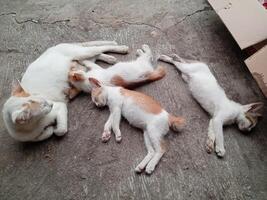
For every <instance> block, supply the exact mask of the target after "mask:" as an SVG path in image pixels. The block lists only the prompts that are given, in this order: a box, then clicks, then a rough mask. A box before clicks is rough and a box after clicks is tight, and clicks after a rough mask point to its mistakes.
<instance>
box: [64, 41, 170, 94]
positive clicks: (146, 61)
mask: <svg viewBox="0 0 267 200" xmlns="http://www.w3.org/2000/svg"><path fill="white" fill-rule="evenodd" d="M137 56H138V58H137V59H136V60H134V61H130V62H119V63H116V64H115V65H113V66H110V67H108V68H106V69H104V68H102V67H100V66H99V65H97V64H95V63H93V62H91V61H82V62H80V63H81V64H83V65H85V66H86V67H88V68H89V69H90V70H89V71H88V72H85V71H84V70H77V69H76V67H73V69H72V70H71V71H70V73H69V77H70V78H69V79H70V82H71V84H72V85H73V86H74V87H75V88H77V89H79V90H82V91H85V92H90V91H91V85H90V82H89V77H91V78H95V79H97V80H99V81H101V82H102V83H104V84H106V85H116V86H122V87H124V88H133V87H136V86H138V85H141V84H144V83H147V82H151V81H155V80H158V79H161V78H162V77H163V76H164V75H165V70H164V68H163V67H157V68H156V69H155V67H154V66H153V64H152V60H153V55H152V52H151V50H150V48H149V46H148V45H143V46H142V49H138V50H137ZM70 96H75V94H74V95H70Z"/></svg>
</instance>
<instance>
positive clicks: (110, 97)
mask: <svg viewBox="0 0 267 200" xmlns="http://www.w3.org/2000/svg"><path fill="white" fill-rule="evenodd" d="M89 81H90V84H91V86H92V92H91V95H92V101H93V102H94V103H95V104H96V106H98V107H102V106H106V105H107V106H108V107H109V110H110V116H109V118H108V120H107V122H106V124H105V126H104V132H103V134H102V141H103V142H107V141H108V140H109V139H110V137H111V129H112V130H113V132H114V134H115V137H116V141H117V142H120V141H121V139H122V137H121V131H120V128H119V125H120V120H121V115H122V116H123V117H124V118H126V119H127V120H128V122H129V123H130V124H131V125H133V126H135V127H137V128H140V129H142V130H143V132H144V140H145V145H146V148H147V151H148V153H147V155H146V156H145V158H144V159H143V160H142V161H141V162H140V163H139V164H138V166H137V167H136V168H135V172H137V173H140V172H142V171H143V170H144V169H145V172H146V173H147V174H151V173H152V172H153V171H154V169H155V167H156V165H157V164H158V162H159V161H160V159H161V157H162V156H163V154H164V153H165V151H166V144H165V141H164V136H165V135H166V134H167V133H168V131H169V127H170V128H172V129H173V130H174V131H179V130H180V129H181V128H182V127H183V126H184V123H185V120H184V119H183V118H181V117H175V116H173V115H171V114H169V113H168V112H167V111H165V110H164V109H163V108H162V107H161V105H160V104H159V103H158V102H157V101H155V100H154V99H153V98H151V97H150V96H147V95H145V94H143V93H140V92H136V91H132V90H127V89H124V88H122V87H116V86H115V87H112V86H106V85H103V84H102V83H100V82H99V81H98V80H96V79H94V78H89Z"/></svg>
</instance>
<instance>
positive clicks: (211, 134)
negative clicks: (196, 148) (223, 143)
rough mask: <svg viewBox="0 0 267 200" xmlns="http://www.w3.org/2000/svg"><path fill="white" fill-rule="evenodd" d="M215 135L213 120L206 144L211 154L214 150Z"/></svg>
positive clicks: (210, 123)
mask: <svg viewBox="0 0 267 200" xmlns="http://www.w3.org/2000/svg"><path fill="white" fill-rule="evenodd" d="M214 142H215V134H214V131H213V124H212V119H211V120H210V122H209V128H208V139H207V142H206V151H207V152H208V153H211V152H212V151H213V150H214Z"/></svg>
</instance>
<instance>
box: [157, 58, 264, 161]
mask: <svg viewBox="0 0 267 200" xmlns="http://www.w3.org/2000/svg"><path fill="white" fill-rule="evenodd" d="M159 59H160V60H162V61H164V62H167V63H171V64H173V65H174V66H175V67H176V68H177V69H178V70H179V71H180V72H181V73H182V78H183V79H184V81H185V82H186V83H188V86H189V89H190V91H191V93H192V95H193V97H194V98H195V99H196V100H197V101H198V103H199V104H200V105H201V106H202V107H203V108H204V109H205V110H206V111H207V112H208V113H209V114H210V116H211V119H210V123H209V128H208V139H207V143H206V150H207V152H208V153H211V152H212V151H213V150H214V147H215V152H216V153H217V155H218V156H219V157H223V156H224V155H225V148H224V139H223V126H224V125H230V124H234V123H236V124H237V125H238V128H239V129H240V130H241V131H250V130H251V129H252V128H254V127H255V126H256V124H257V122H258V118H259V117H260V116H261V113H260V112H259V110H260V109H261V107H263V103H261V102H257V103H251V104H246V105H241V104H240V103H238V102H235V101H233V100H231V99H229V98H228V97H227V96H226V94H225V91H224V90H223V89H222V87H221V86H220V85H219V84H218V82H217V80H216V78H215V77H214V75H213V74H212V73H211V71H210V69H209V67H208V65H207V64H205V63H202V62H198V61H189V60H186V59H183V58H181V57H179V56H178V55H176V54H172V55H171V56H166V55H161V56H160V58H159Z"/></svg>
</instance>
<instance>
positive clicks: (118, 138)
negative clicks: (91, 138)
mask: <svg viewBox="0 0 267 200" xmlns="http://www.w3.org/2000/svg"><path fill="white" fill-rule="evenodd" d="M121 139H122V137H121V135H120V136H116V142H117V143H120V142H121Z"/></svg>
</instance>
